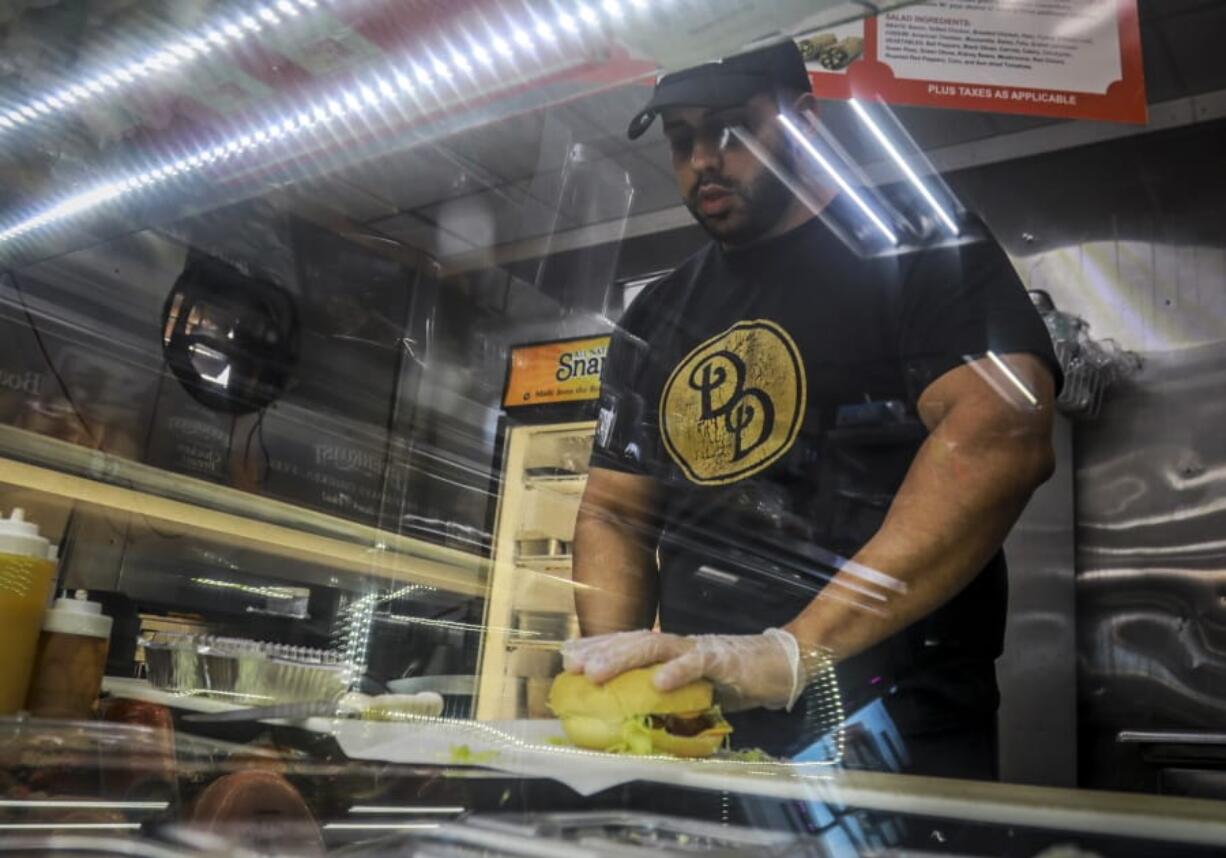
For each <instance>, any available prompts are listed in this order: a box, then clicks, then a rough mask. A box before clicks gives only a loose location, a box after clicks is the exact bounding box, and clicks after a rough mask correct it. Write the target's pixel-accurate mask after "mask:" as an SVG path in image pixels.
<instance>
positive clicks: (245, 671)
mask: <svg viewBox="0 0 1226 858" xmlns="http://www.w3.org/2000/svg"><path fill="white" fill-rule="evenodd" d="M198 651H199V654H200V661H201V668H202V672H203V674H204V681H205V687H206V688H207V689H208V691H209V692H210V693H212V694H216V695H218V696H225V697H231V698H233V697H238V698H241V699H247V700H250V701H252V702H259V703H268V702H276V703H298V702H302V703H310V702H316V701H324V700H336V699H339V698H340V696H341V695H342V694H344V693H345V691H346V690H347V683H346V675H345V670H344V667H343V665H341V664H340V660H339V658H338V657H337V655H336V654H335V653H332V652H328V651H326V650H315V649H309V648H307V647H294V646H286V645H283V644H272V643H263V642H259V641H250V640H243V639H239V638H220V637H212V636H204V637H201V638H200V639H199V641H198Z"/></svg>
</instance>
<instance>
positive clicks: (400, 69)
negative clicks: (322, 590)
mask: <svg viewBox="0 0 1226 858" xmlns="http://www.w3.org/2000/svg"><path fill="white" fill-rule="evenodd" d="M298 5H299V6H300V7H302V8H314V6H315V5H316V4H315V3H313V2H312V3H304V2H302V0H298ZM571 8H572V10H573V11H574V14H570V13H567V12H561V13H559V14H558V16H557V19H556V20H557V21H558V25H559V26H560V27H561V28H562V29H564V30H567V31H572V26H573V28H574V29H575V30H577V29H579V27H578V24H577V22H576V18H578V19H579V20H582V21H584V22H586V23H588V24H589V25H591V26H593V27H600V26H602V25H603V24H605V23H607V24H609V25H620V24H622V23H624V21H625V19H626V17H627V16H626V15H625V14H624V13H623V9H622V6H621V4H619V3H607V4H605V5H604V6H603V7H601V8H602V9H603V10H604V11H605V12H606V14H607V16H608V20H607V21H606V20H605V19H602V18H601V17H600V15H599V14H598V13H597V12H596V11H594V10H593V9H592V7H591V6H589V5H587V4H585V3H578V4H575V5H574V6H572V7H571ZM266 11H268V8H267V7H261V8H260V9H256V10H254V11H253V13H252V14H248V15H244V16H242V17H240V18H238V19H237V20H236V21H230V22H224V23H222V24H219V25H215V26H214V27H212V28H207V29H206V30H205V31H204V32H205V33H206V37H205V38H199V37H197V36H192V37H191V38H192V40H193V41H192V42H191V43H190V44H188V43H180V44H178V47H179V48H180V49H181V50H179V51H178V52H177V53H176V51H175V50H174V49H173V48H174V47H175V46H171V47H170V48H163V49H161V50H160V51H157V52H155V53H154V54H153V55H152V56H151V57H150V58H148V59H146V60H143V61H138V62H134V63H130V64H128V65H127V66H124V67H123V68H122V69H119V70H116V71H115V72H114V73H111V74H106V75H99V76H95V77H94V78H92V79H90V80H86V81H83V82H81V83H79V84H72V85H70V86H68V87H66V88H65V89H63V90H62V91H60V92H59V93H56V94H55V96H56V97H57V98H59V99H60V100H61V101H64V102H66V103H67V102H68V101H69V99H70V98H71V99H72V100H79V98H81V97H84V95H82V94H86V95H87V94H88V91H96V92H99V93H101V92H105V91H107V88H106V86H104V85H103V82H104V81H110V82H111V83H114V84H118V83H119V80H118V79H117V76H118V78H123V77H124V76H125V74H127V75H136V74H137V73H138V72H139V73H144V72H146V71H148V70H149V69H150V68H151V67H157V66H159V65H162V66H167V67H170V66H174V65H176V64H178V63H180V62H182V61H183V56H182V55H184V52H185V51H187V52H191V53H196V52H200V51H205V50H211V48H210V46H211V45H217V44H219V43H221V42H223V41H225V39H226V37H227V36H228V37H229V38H231V39H238V38H241V37H243V36H244V33H243V30H242V29H241V28H246V29H247V30H250V31H252V32H255V31H258V30H259V29H261V27H262V25H261V24H260V22H259V20H257V18H256V17H255V16H259V17H261V18H263V19H264V20H265V21H266V22H268V23H271V20H272V18H276V20H278V21H280V20H281V19H280V18H277V16H276V15H275V13H270V14H271V18H270V15H266V14H262V13H263V12H266ZM531 30H532V31H533V32H535V33H536V34H537V35H538V36H540V37H541V39H542V40H544V41H551V42H553V41H554V40H552V39H551V38H550V36H551V35H552V34H553V32H554V30H553V28H552V27H551V26H550V25H548V24H545V23H540V22H535V23H534V24H533V26H532V27H531ZM223 33H224V34H226V35H225V36H223V35H222V34H223ZM504 33H505V36H506V38H504V36H503V35H499V34H496V33H495V34H492V35H491V36H490V38H488V39H486V40H483V41H484V45H482V44H475V45H473V47H472V49H471V56H472V58H473V59H474V60H475V61H476V62H477V63H478V64H479V65H481V66H483V67H484V68H485V69H486V70H487V74H488V75H491V76H492V81H491V82H493V83H495V84H497V83H500V82H502V81H504V80H506V79H507V77H508V75H507V74H506V73H505V71H504V69H501V68H499V66H500V65H504V66H510V67H511V68H514V65H513V64H514V61H515V60H517V59H520V58H523V59H526V60H528V61H530V62H534V63H535V62H539V58H538V57H537V50H536V48H537V42H536V41H534V39H533V38H532V36H531V35H530V33H529V31H528V30H527V29H522V28H519V27H516V26H508V27H507V28H506V29H505V30H504ZM443 42H444V43H446V39H445V38H444V39H443ZM567 42H568V43H570V44H571V45H573V46H575V47H577V48H578V50H579V51H582V52H584V53H582V54H577V55H576V57H575V59H576V60H578V59H579V58H580V57H581V56H582V55H585V53H586V52H588V51H590V50H591V49H592V48H593V45H592V43H591V41H590V40H587V39H569V40H567ZM469 43H470V44H472V42H471V41H470V42H469ZM554 43H557V42H554ZM184 44H186V48H184ZM556 53H557V52H555V54H556ZM472 68H473V66H472V63H470V62H468V60H467V59H465V58H463V57H460V58H459V59H453V61H452V63H450V64H449V63H447V62H445V61H444V60H442V59H440V58H437V57H433V56H431V55H429V54H428V53H426V54H425V55H422V54H418V55H417V56H416V57H411V58H406V60H405V61H404V62H401V63H397V64H396V67H395V68H388V67H384V69H383V74H382V75H380V74H371V75H369V76H367V77H366V78H365V79H364V80H363V81H359V82H357V83H356V84H355V85H354V86H352V87H350V88H348V89H345V90H341V91H338V92H334V93H332V94H331V95H330V96H328V97H325V98H324V99H323V100H322V103H320V102H319V101H316V102H314V103H307V104H298V105H293V106H290V107H289V109H288V110H287V111H286V118H284V119H281V120H279V121H274V122H272V123H270V124H268V125H265V126H263V127H259V128H255V129H249V130H247V131H246V132H245V133H241V134H239V135H236V136H234V137H231V138H229V139H227V140H223V141H220V142H218V143H215V144H214V145H212V146H206V147H204V148H201V149H199V150H198V151H196V152H194V153H191V154H189V155H187V156H186V157H183V158H180V159H178V160H175V161H173V162H171V163H169V164H164V165H158V166H155V167H153V168H151V169H148V170H146V171H144V172H141V173H137V174H134V175H129V176H122V177H119V178H116V179H115V180H113V181H111V182H108V183H106V184H103V185H101V186H99V187H97V188H94V189H91V190H88V191H85V192H83V193H80V194H77V195H74V196H71V197H68V198H67V199H65V200H63V201H62V202H60V203H58V204H56V205H55V206H52V207H51V208H49V209H47V210H46V211H44V212H41V213H39V214H35V215H32V216H29V217H26V218H24V219H20V220H18V222H17V223H15V224H13V225H11V226H9V227H8V228H6V229H0V244H3V243H5V242H8V241H12V240H14V239H17V238H20V237H22V236H24V235H26V234H27V233H29V232H31V231H33V230H37V229H41V228H43V227H46V226H49V225H51V224H53V223H56V222H58V221H62V220H65V219H67V218H69V217H73V216H75V215H78V214H81V213H83V212H85V211H87V210H89V209H93V208H95V207H97V206H99V205H101V204H103V203H107V202H111V201H113V200H115V199H117V198H119V197H123V196H126V195H130V194H134V193H137V192H141V191H146V190H149V189H151V188H152V187H154V186H156V185H159V184H161V183H163V182H165V181H166V180H167V179H169V178H171V177H180V176H185V175H188V174H190V173H193V172H195V171H197V170H199V169H201V168H202V167H206V166H210V167H211V166H214V165H217V164H220V163H223V162H225V161H227V160H229V159H231V158H233V157H235V156H236V155H238V154H240V153H245V152H247V151H250V150H255V149H262V148H265V147H266V146H267V145H268V144H269V143H271V142H273V141H277V140H282V139H286V138H292V137H295V136H298V135H300V134H302V132H304V131H306V130H307V129H315V128H317V127H319V126H323V125H328V124H333V123H336V122H337V121H338V120H341V119H351V118H353V117H354V116H355V115H357V114H367V115H369V114H368V111H374V110H376V109H383V108H385V107H387V106H389V105H391V104H393V103H396V102H399V101H401V100H402V99H403V98H404V97H405V96H410V97H414V98H416V95H417V94H418V93H420V92H421V90H422V88H426V89H427V90H428V91H429V92H430V93H432V94H433V95H434V96H435V97H436V104H435V106H442V107H446V106H448V105H446V104H445V103H444V102H442V101H441V99H440V98H439V97H438V92H437V91H436V90H437V86H436V84H437V81H438V80H440V79H442V80H445V81H448V82H449V83H451V84H453V86H454V84H455V82H456V79H457V75H456V74H455V72H456V71H457V70H458V71H464V72H468V71H470V70H471V69H472ZM507 70H509V69H507ZM432 72H433V73H432ZM385 78H390V79H391V81H393V82H394V83H395V84H396V88H397V89H398V90H399V92H397V89H393V88H392V86H391V85H390V84H389V83H388V82H387V80H386V79H385ZM457 91H458V89H457ZM488 91H489V86H488V84H483V83H482V82H475V86H474V88H473V94H485V93H487V92H488ZM462 98H463V95H461V100H462ZM42 101H43V100H41V99H40V100H37V102H36V103H38V104H42ZM417 107H418V108H419V109H420V110H421V111H423V112H424V110H425V109H426V108H423V107H422V106H421V105H420V104H417ZM38 115H39V114H38V113H37V112H36V111H35V110H34V109H32V108H31V107H30V106H28V105H23V106H21V107H19V108H17V109H15V110H11V111H9V112H8V113H0V125H3V127H15V126H16V125H20V124H22V123H24V122H25V121H27V120H28V119H33V118H36V117H37V116H38ZM219 383H220V382H219Z"/></svg>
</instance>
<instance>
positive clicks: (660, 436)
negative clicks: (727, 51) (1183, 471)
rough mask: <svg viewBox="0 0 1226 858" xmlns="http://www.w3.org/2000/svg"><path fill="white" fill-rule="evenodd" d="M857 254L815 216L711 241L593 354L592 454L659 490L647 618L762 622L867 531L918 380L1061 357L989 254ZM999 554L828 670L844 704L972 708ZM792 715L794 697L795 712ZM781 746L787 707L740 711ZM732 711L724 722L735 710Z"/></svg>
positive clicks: (784, 749) (713, 629) (984, 689)
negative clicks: (935, 602)
mask: <svg viewBox="0 0 1226 858" xmlns="http://www.w3.org/2000/svg"><path fill="white" fill-rule="evenodd" d="M972 227H973V228H976V229H978V230H979V231H980V233H981V234H982V235H983V236H984V237H983V238H982V239H981V240H978V241H975V242H973V243H967V244H962V245H960V246H956V247H949V248H935V249H927V250H923V251H917V252H913V253H908V254H900V255H896V256H887V257H876V258H864V257H862V256H859V255H857V254H856V253H854V252H853V251H852V250H850V249H849V248H848V247H847V246H846V245H845V244H844V243H843V242H841V241H840V240H839V239H838V238H836V237H835V235H834V234H833V233H831V232H830V231H829V230H828V229H827V228H826V227H825V226H824V225H823V224H822V222H821V221H820V220H819V219H817V218H814V219H812V220H810V221H808V222H807V223H806V224H804V225H803V226H800V227H798V228H797V229H795V230H792V231H791V232H789V233H787V234H785V235H783V236H780V237H778V238H776V239H772V240H770V241H767V242H764V243H762V244H760V245H755V246H753V247H751V248H747V249H743V250H738V251H729V252H725V251H723V250H721V249H720V248H719V247H718V246H716V245H710V246H708V247H707V248H705V249H704V250H702V251H700V252H699V253H697V254H696V255H695V256H693V257H691V258H690V259H688V260H687V261H686V262H685V263H684V264H682V265H681V266H680V267H679V268H678V269H677V270H676V271H674V272H673V273H672V274H670V275H669V276H667V277H665V278H663V279H662V280H660V281H658V282H656V283H654V284H652V285H651V286H649V287H647V289H646V290H645V291H644V292H643V294H641V295H640V296H639V297H638V299H637V300H636V301H635V302H634V303H633V304H632V305H631V307H630V308H629V309H628V310H627V312H626V314H625V317H624V318H623V319H622V321H621V324H620V325H619V327H618V330H617V331H616V332H615V334H614V336H613V340H612V343H611V345H610V348H609V353H608V357H607V359H606V364H605V373H604V378H603V384H602V392H601V404H600V410H599V417H598V425H597V430H596V444H595V447H594V450H593V455H592V465H593V466H594V467H599V468H609V469H612V470H617V471H624V472H630V473H635V474H641V475H646V476H649V477H651V478H653V479H655V480H656V481H658V483H659V484H660V485H659V487H658V488H659V496H660V499H661V519H660V533H659V543H658V550H657V557H658V560H659V567H660V568H659V574H660V588H659V593H660V624H661V627H662V629H663V630H665V631H668V632H674V633H678V634H697V633H730V634H736V633H745V634H752V633H757V632H761V631H762V630H764V629H766V628H768V627H770V626H781V625H783V624H784V623H787V622H788V621H790V620H792V619H793V618H794V617H795V616H796V615H797V614H798V613H800V611H801V610H802V609H803V608H804V607H805V605H807V604H808V603H809V601H810V600H811V599H812V598H813V597H814V595H815V594H816V593H817V592H818V591H819V590H820V589H821V588H822V586H823V585H824V583H825V581H826V580H828V578H829V576H830V575H831V574H833V572H834V571H835V570H836V569H837V568H838V567H839V566H840V565H841V563H842V562H843V559H844V558H851V557H852V556H853V555H854V554H855V553H856V552H857V551H858V550H859V549H860V548H861V547H862V546H863V545H864V544H865V543H866V542H867V541H868V540H869V538H870V537H872V536H873V534H874V533H875V532H876V531H877V530H878V528H879V527H880V526H881V523H882V521H883V519H884V517H885V513H886V510H887V509H888V507H889V505H890V502H891V501H892V499H893V497H894V494H895V492H896V491H897V490H898V488H899V486H900V485H901V483H902V481H903V478H904V477H905V475H906V473H907V469H908V467H909V466H910V464H911V462H912V460H913V459H914V457H915V454H916V452H917V451H918V449H919V447H920V445H921V444H922V443H923V441H924V439H925V437H926V436H927V431H926V429H925V428H924V426H923V424H922V423H921V422H920V421H919V419H918V417H917V414H916V403H917V401H918V399H919V397H920V394H921V393H922V392H923V391H924V389H925V388H926V387H927V386H928V385H929V384H930V383H932V382H933V381H935V380H936V379H937V378H938V377H940V376H941V375H943V374H944V373H945V372H947V371H949V370H951V369H953V368H955V367H957V366H960V365H961V364H963V363H964V362H965V361H967V360H969V359H975V358H979V357H982V356H983V355H984V354H985V353H987V352H988V351H989V350H991V351H993V352H995V353H997V354H1007V353H1013V352H1030V353H1033V354H1036V355H1039V356H1040V357H1042V358H1044V359H1046V361H1047V362H1048V364H1049V365H1050V366H1051V368H1052V372H1053V375H1054V376H1056V377H1057V378H1059V365H1058V363H1057V362H1056V358H1055V355H1054V353H1053V351H1052V348H1051V341H1050V339H1049V337H1048V334H1047V330H1046V328H1045V326H1044V325H1043V322H1042V319H1041V318H1040V317H1039V315H1038V313H1037V312H1036V311H1035V309H1034V308H1033V306H1032V305H1031V302H1030V300H1029V297H1028V296H1027V294H1026V292H1025V290H1024V289H1023V287H1022V285H1021V283H1020V282H1019V280H1018V278H1017V275H1016V273H1015V272H1014V270H1013V267H1012V266H1011V264H1010V263H1009V260H1008V258H1007V257H1006V256H1005V254H1004V252H1003V251H1002V250H1001V248H1000V246H999V245H998V244H997V243H996V242H995V241H994V240H993V239H991V238H990V237H988V236H987V234H986V230H983V228H982V226H981V225H978V224H973V225H972ZM1006 593H1007V591H1006V579H1005V564H1004V557H1003V555H1002V554H1000V553H998V554H997V555H996V556H995V557H993V558H992V560H991V562H990V563H989V564H988V565H987V567H986V568H985V569H984V570H983V572H982V573H981V574H979V575H978V576H977V577H976V578H975V580H974V581H973V582H972V583H971V584H970V585H969V586H968V587H967V588H966V589H964V590H963V591H962V592H961V593H959V594H958V595H957V596H955V597H954V598H953V599H952V600H951V601H950V602H948V603H947V604H946V605H944V606H943V607H942V608H940V609H939V610H937V611H936V612H935V613H933V614H932V615H930V616H929V617H927V618H925V619H923V620H921V621H919V622H917V623H915V624H914V625H913V626H912V627H910V628H908V629H905V630H904V631H902V632H900V633H899V634H897V635H895V636H894V637H893V638H890V639H889V640H886V641H884V642H882V643H880V644H878V645H877V646H875V647H873V648H871V649H870V650H868V651H867V652H865V653H863V654H861V655H859V656H857V657H855V658H852V659H848V660H847V661H845V662H844V663H843V664H841V665H840V667H839V671H838V673H839V685H840V690H841V692H842V695H843V698H844V703H845V706H846V707H847V710H848V711H852V710H853V709H854V708H856V707H858V706H859V705H861V704H863V703H864V702H867V701H868V700H870V699H872V698H874V697H876V696H877V695H884V696H885V699H886V701H887V706H888V708H889V709H890V712H891V715H892V716H893V717H894V719H895V721H896V723H898V725H899V727H900V729H902V730H903V732H904V733H906V732H916V731H923V730H929V729H938V728H942V727H948V726H955V725H958V724H964V723H970V722H972V721H975V720H976V719H982V718H984V717H990V716H991V713H993V712H994V711H995V709H996V707H997V705H998V702H999V698H998V694H997V690H996V682H995V673H994V668H993V662H994V660H995V659H996V657H997V656H998V655H999V654H1000V652H1001V648H1002V642H1003V633H1004V622H1005V602H1006ZM803 708H804V707H803V706H800V707H798V709H799V710H803ZM738 720H739V721H741V723H738V724H737V725H736V726H737V728H738V730H737V734H736V735H735V736H734V738H735V739H737V740H738V744H742V745H747V746H748V745H757V746H762V747H766V748H767V749H768V750H772V749H773V750H774V751H775V752H778V753H788V752H792V751H795V750H798V748H799V747H800V746H803V744H804V743H805V742H807V741H809V740H811V739H812V738H814V737H812V736H805V735H803V733H804V726H803V725H804V724H805V721H806V719H805V714H804V712H803V711H797V710H794V712H793V713H792V714H791V715H785V714H783V713H768V712H765V711H758V712H756V713H752V714H749V715H748V716H746V717H742V718H741V719H738ZM734 723H735V722H734Z"/></svg>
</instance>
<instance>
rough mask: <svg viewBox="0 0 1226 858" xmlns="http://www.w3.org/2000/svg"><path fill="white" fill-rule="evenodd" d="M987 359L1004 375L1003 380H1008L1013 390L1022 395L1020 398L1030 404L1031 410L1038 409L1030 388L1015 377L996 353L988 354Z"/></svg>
mask: <svg viewBox="0 0 1226 858" xmlns="http://www.w3.org/2000/svg"><path fill="white" fill-rule="evenodd" d="M988 359H989V360H990V361H992V363H993V364H995V365H996V368H997V369H999V370H1000V371H1001V372H1002V373H1003V374H1004V376H1005V378H1007V379H1009V383H1010V384H1012V385H1013V386H1014V387H1015V388H1017V390H1018V391H1019V392H1020V393H1021V394H1022V396H1024V397H1026V401H1027V402H1029V403H1030V407H1031V408H1037V407H1038V405H1039V400H1038V397H1036V396H1035V395H1034V394H1033V393H1031V392H1030V388H1029V387H1027V386H1026V384H1025V382H1023V381H1022V380H1021V379H1020V378H1018V377H1017V374H1016V373H1015V372H1014V371H1013V368H1012V367H1010V366H1009V365H1008V364H1007V363H1005V362H1004V361H1003V360H1001V359H1000V356H999V355H997V354H996V352H994V351H989V352H988Z"/></svg>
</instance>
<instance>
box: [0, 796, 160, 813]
mask: <svg viewBox="0 0 1226 858" xmlns="http://www.w3.org/2000/svg"><path fill="white" fill-rule="evenodd" d="M169 806H170V803H169V802H165V801H88V800H85V799H68V798H66V799H16V798H6V799H0V807H24V808H60V809H63V808H73V809H80V808H88V809H90V810H165V809H166V808H168V807H169Z"/></svg>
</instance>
